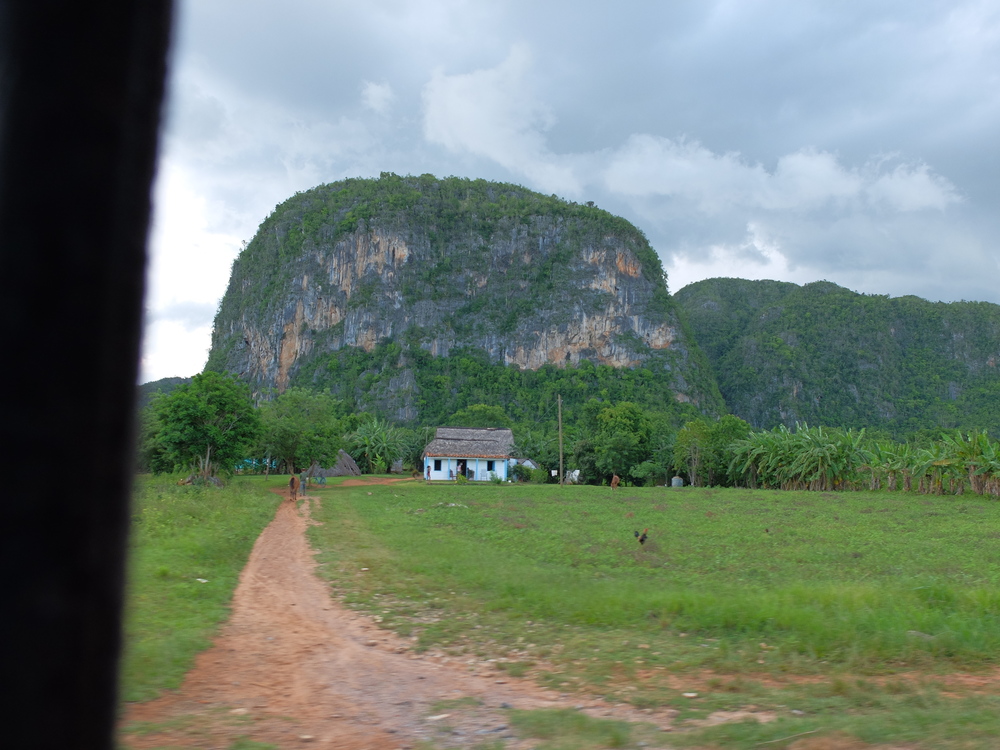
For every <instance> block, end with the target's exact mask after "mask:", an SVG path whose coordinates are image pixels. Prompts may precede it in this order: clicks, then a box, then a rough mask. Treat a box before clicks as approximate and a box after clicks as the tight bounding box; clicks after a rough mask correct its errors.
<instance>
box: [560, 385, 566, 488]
mask: <svg viewBox="0 0 1000 750" xmlns="http://www.w3.org/2000/svg"><path fill="white" fill-rule="evenodd" d="M558 399H559V401H558V403H559V486H560V487H562V486H563V479H564V478H565V476H566V475H565V474H564V473H563V442H562V394H560V395H559V397H558Z"/></svg>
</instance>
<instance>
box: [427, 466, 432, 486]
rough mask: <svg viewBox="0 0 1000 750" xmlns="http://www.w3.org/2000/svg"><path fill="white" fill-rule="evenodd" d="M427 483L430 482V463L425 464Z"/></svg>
mask: <svg viewBox="0 0 1000 750" xmlns="http://www.w3.org/2000/svg"><path fill="white" fill-rule="evenodd" d="M427 481H428V482H429V481H431V462H430V461H428V462H427Z"/></svg>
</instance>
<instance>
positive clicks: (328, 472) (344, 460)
mask: <svg viewBox="0 0 1000 750" xmlns="http://www.w3.org/2000/svg"><path fill="white" fill-rule="evenodd" d="M306 476H307V477H360V476H361V469H359V468H358V465H357V464H356V463H355V462H354V459H353V458H351V457H350V456H349V455H348V454H347V453H346V452H345V451H344V450H343V449H341V450H340V452H339V453H338V454H337V463H335V464H334V465H333V466H332V467H331V468H329V469H322V468H320V467H319V465H318V464H313V465H312V466H310V467H309V469H308V470H307V471H306Z"/></svg>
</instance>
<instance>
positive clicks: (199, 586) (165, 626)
mask: <svg viewBox="0 0 1000 750" xmlns="http://www.w3.org/2000/svg"><path fill="white" fill-rule="evenodd" d="M277 481H280V478H279V480H271V481H270V482H269V483H268V486H270V485H274V484H275V482H277ZM175 482H176V478H170V477H139V478H137V480H136V486H135V492H134V499H133V508H132V535H131V540H130V556H129V563H128V589H127V594H126V612H125V649H124V654H123V659H122V668H121V680H122V685H121V694H122V699H123V700H125V701H139V700H148V699H151V698H154V697H156V696H157V695H158V694H159V693H160V692H161V691H163V690H166V689H171V688H176V687H178V686H179V685H180V682H181V680H182V678H183V677H184V674H185V672H187V670H189V669H190V668H191V666H192V664H193V661H194V657H195V654H197V653H198V652H199V651H202V650H204V649H205V648H207V647H208V646H209V644H210V639H211V638H212V636H213V635H214V634H215V632H216V630H217V628H218V626H219V624H220V623H222V622H223V621H224V620H225V619H226V617H227V616H228V613H229V602H230V600H231V599H232V594H233V590H234V589H235V588H236V583H237V581H238V578H239V574H240V571H241V570H242V568H243V566H244V565H245V564H246V561H247V558H248V556H249V554H250V550H251V549H252V548H253V544H254V542H255V541H256V539H257V537H258V536H259V535H260V532H261V531H262V530H263V528H264V527H265V526H266V525H267V524H268V523H269V522H270V521H271V519H272V518H273V517H274V511H275V508H276V507H277V505H278V504H279V502H280V501H281V498H280V497H278V496H277V495H275V494H273V493H270V492H268V491H267V489H266V487H265V483H264V481H263V480H262V479H260V478H249V479H240V478H237V479H235V480H233V481H232V482H231V483H230V484H229V486H227V487H226V488H224V489H221V490H220V489H216V488H199V487H190V486H178V485H177V484H176V483H175ZM199 579H201V580H199ZM202 581H205V582H204V583H203V582H202Z"/></svg>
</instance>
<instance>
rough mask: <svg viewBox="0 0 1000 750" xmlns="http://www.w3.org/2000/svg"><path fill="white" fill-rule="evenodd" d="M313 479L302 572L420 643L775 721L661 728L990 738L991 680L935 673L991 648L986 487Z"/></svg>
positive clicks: (992, 554)
mask: <svg viewBox="0 0 1000 750" xmlns="http://www.w3.org/2000/svg"><path fill="white" fill-rule="evenodd" d="M315 494H318V495H320V496H321V497H324V498H326V499H327V502H324V504H323V511H322V514H321V516H322V518H321V520H323V521H324V522H325V523H324V525H322V526H317V527H313V528H312V529H311V531H310V533H311V534H312V540H313V544H314V545H315V546H317V547H318V548H319V549H321V550H322V553H321V555H320V556H319V557H318V559H319V560H320V561H321V562H323V563H324V565H322V566H321V568H320V570H321V571H323V574H324V575H326V576H327V577H328V578H329V579H330V581H331V583H332V585H333V587H334V590H335V592H336V593H338V594H339V595H341V596H342V597H343V598H344V599H345V601H347V602H348V603H349V604H350V605H351V606H354V607H356V608H358V609H360V610H363V611H366V612H368V613H370V614H371V615H372V616H373V617H375V618H376V619H377V620H378V621H380V622H381V625H382V627H386V628H391V629H393V630H395V631H397V632H399V633H401V634H403V635H409V636H411V637H413V638H415V639H416V643H417V646H418V648H419V649H425V650H426V649H433V650H444V651H448V652H450V653H453V654H462V655H464V656H466V657H468V658H472V659H497V660H498V663H499V664H500V666H502V667H503V668H505V669H507V670H508V671H509V672H510V673H511V674H512V675H515V676H523V675H527V676H530V677H532V678H534V679H536V680H538V681H539V682H541V683H542V684H545V685H549V686H551V687H555V688H558V689H560V690H563V691H566V692H579V693H581V694H583V695H602V696H606V697H609V698H611V699H614V700H621V701H627V702H630V703H632V704H634V705H636V706H638V707H650V708H652V707H657V706H666V705H669V706H672V707H673V708H676V709H678V710H680V711H681V716H680V718H681V719H682V720H689V721H697V720H699V719H701V718H704V717H706V716H708V715H709V714H711V713H712V712H715V711H732V710H751V711H755V712H772V713H774V714H775V715H776V717H777V718H776V720H775V721H772V722H769V723H766V724H759V723H757V722H756V721H748V722H743V723H736V724H726V725H722V726H716V727H708V728H704V729H700V730H696V731H692V732H689V733H685V734H683V735H681V734H677V735H673V736H671V742H672V744H674V745H676V746H685V745H690V746H699V747H710V746H716V747H755V746H757V745H758V744H760V743H767V744H766V745H765V746H766V747H773V748H781V747H788V746H789V745H791V744H792V743H794V742H795V741H797V740H796V738H799V739H798V741H800V742H801V738H802V737H804V736H806V735H810V736H813V735H814V736H815V737H823V736H833V735H836V734H838V733H839V734H841V735H843V736H844V737H848V738H857V740H858V741H863V742H865V743H885V742H893V743H901V742H903V743H909V744H907V747H921V748H939V747H956V748H957V747H963V748H966V747H968V748H978V747H982V748H987V747H990V748H992V747H997V746H1000V718H998V717H1000V698H998V695H997V693H996V691H995V690H994V689H993V688H992V687H989V685H988V684H987V686H986V687H985V688H982V687H980V688H976V689H973V688H972V685H974V684H978V683H977V682H976V681H975V680H968V679H965V678H964V677H963V678H961V679H959V678H958V677H956V675H955V673H957V672H963V673H964V672H972V673H980V674H981V673H984V671H986V670H991V669H995V668H996V667H997V665H998V660H1000V650H998V646H1000V593H998V588H997V582H998V579H1000V549H998V541H1000V504H995V503H991V502H990V501H988V500H985V499H983V498H981V497H933V496H931V497H929V496H923V495H921V496H918V495H906V494H900V493H892V494H890V493H829V494H818V493H792V492H785V493H780V492H752V491H749V490H712V489H693V488H684V489H681V490H677V489H667V488H649V489H631V488H628V489H620V490H618V491H616V492H615V493H614V495H612V493H611V492H610V490H609V489H607V488H596V487H566V488H559V487H557V486H548V485H543V486H539V485H503V486H495V485H425V484H424V483H423V482H417V483H412V484H411V483H405V484H394V485H381V486H369V487H350V488H348V487H333V486H331V487H330V488H328V489H325V490H318V491H316V493H315ZM647 527H648V528H649V536H650V540H649V542H647V544H646V545H645V546H640V545H639V544H638V543H637V542H636V539H635V537H634V535H633V532H634V531H635V530H639V531H641V530H642V529H644V528H647ZM362 568H367V571H362ZM979 682H986V681H985V680H981V681H979ZM691 692H695V693H697V694H698V697H697V698H686V697H684V696H683V694H684V693H691ZM748 707H749V708H748ZM524 723H525V726H528V727H530V726H532V721H530V720H528V719H525V720H524ZM535 723H538V722H535ZM544 723H545V722H541V724H544ZM689 726H692V727H694V726H696V724H689ZM524 731H534V730H531V729H525V730H524ZM539 736H540V737H541V738H542V739H544V736H543V735H539ZM783 738H784V739H783ZM553 742H556V741H555V740H553ZM581 742H582V741H581ZM620 742H624V743H625V745H627V744H628V739H627V738H625V739H622V740H620ZM611 744H612V745H614V746H624V745H620V744H619V740H615V741H614V742H612V743H611ZM605 745H607V743H605ZM558 746H560V745H558V744H549V745H545V747H558ZM572 746H583V745H582V744H579V745H572ZM597 746H600V745H597ZM858 746H859V747H863V746H864V745H858ZM817 747H818V746H817Z"/></svg>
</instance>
